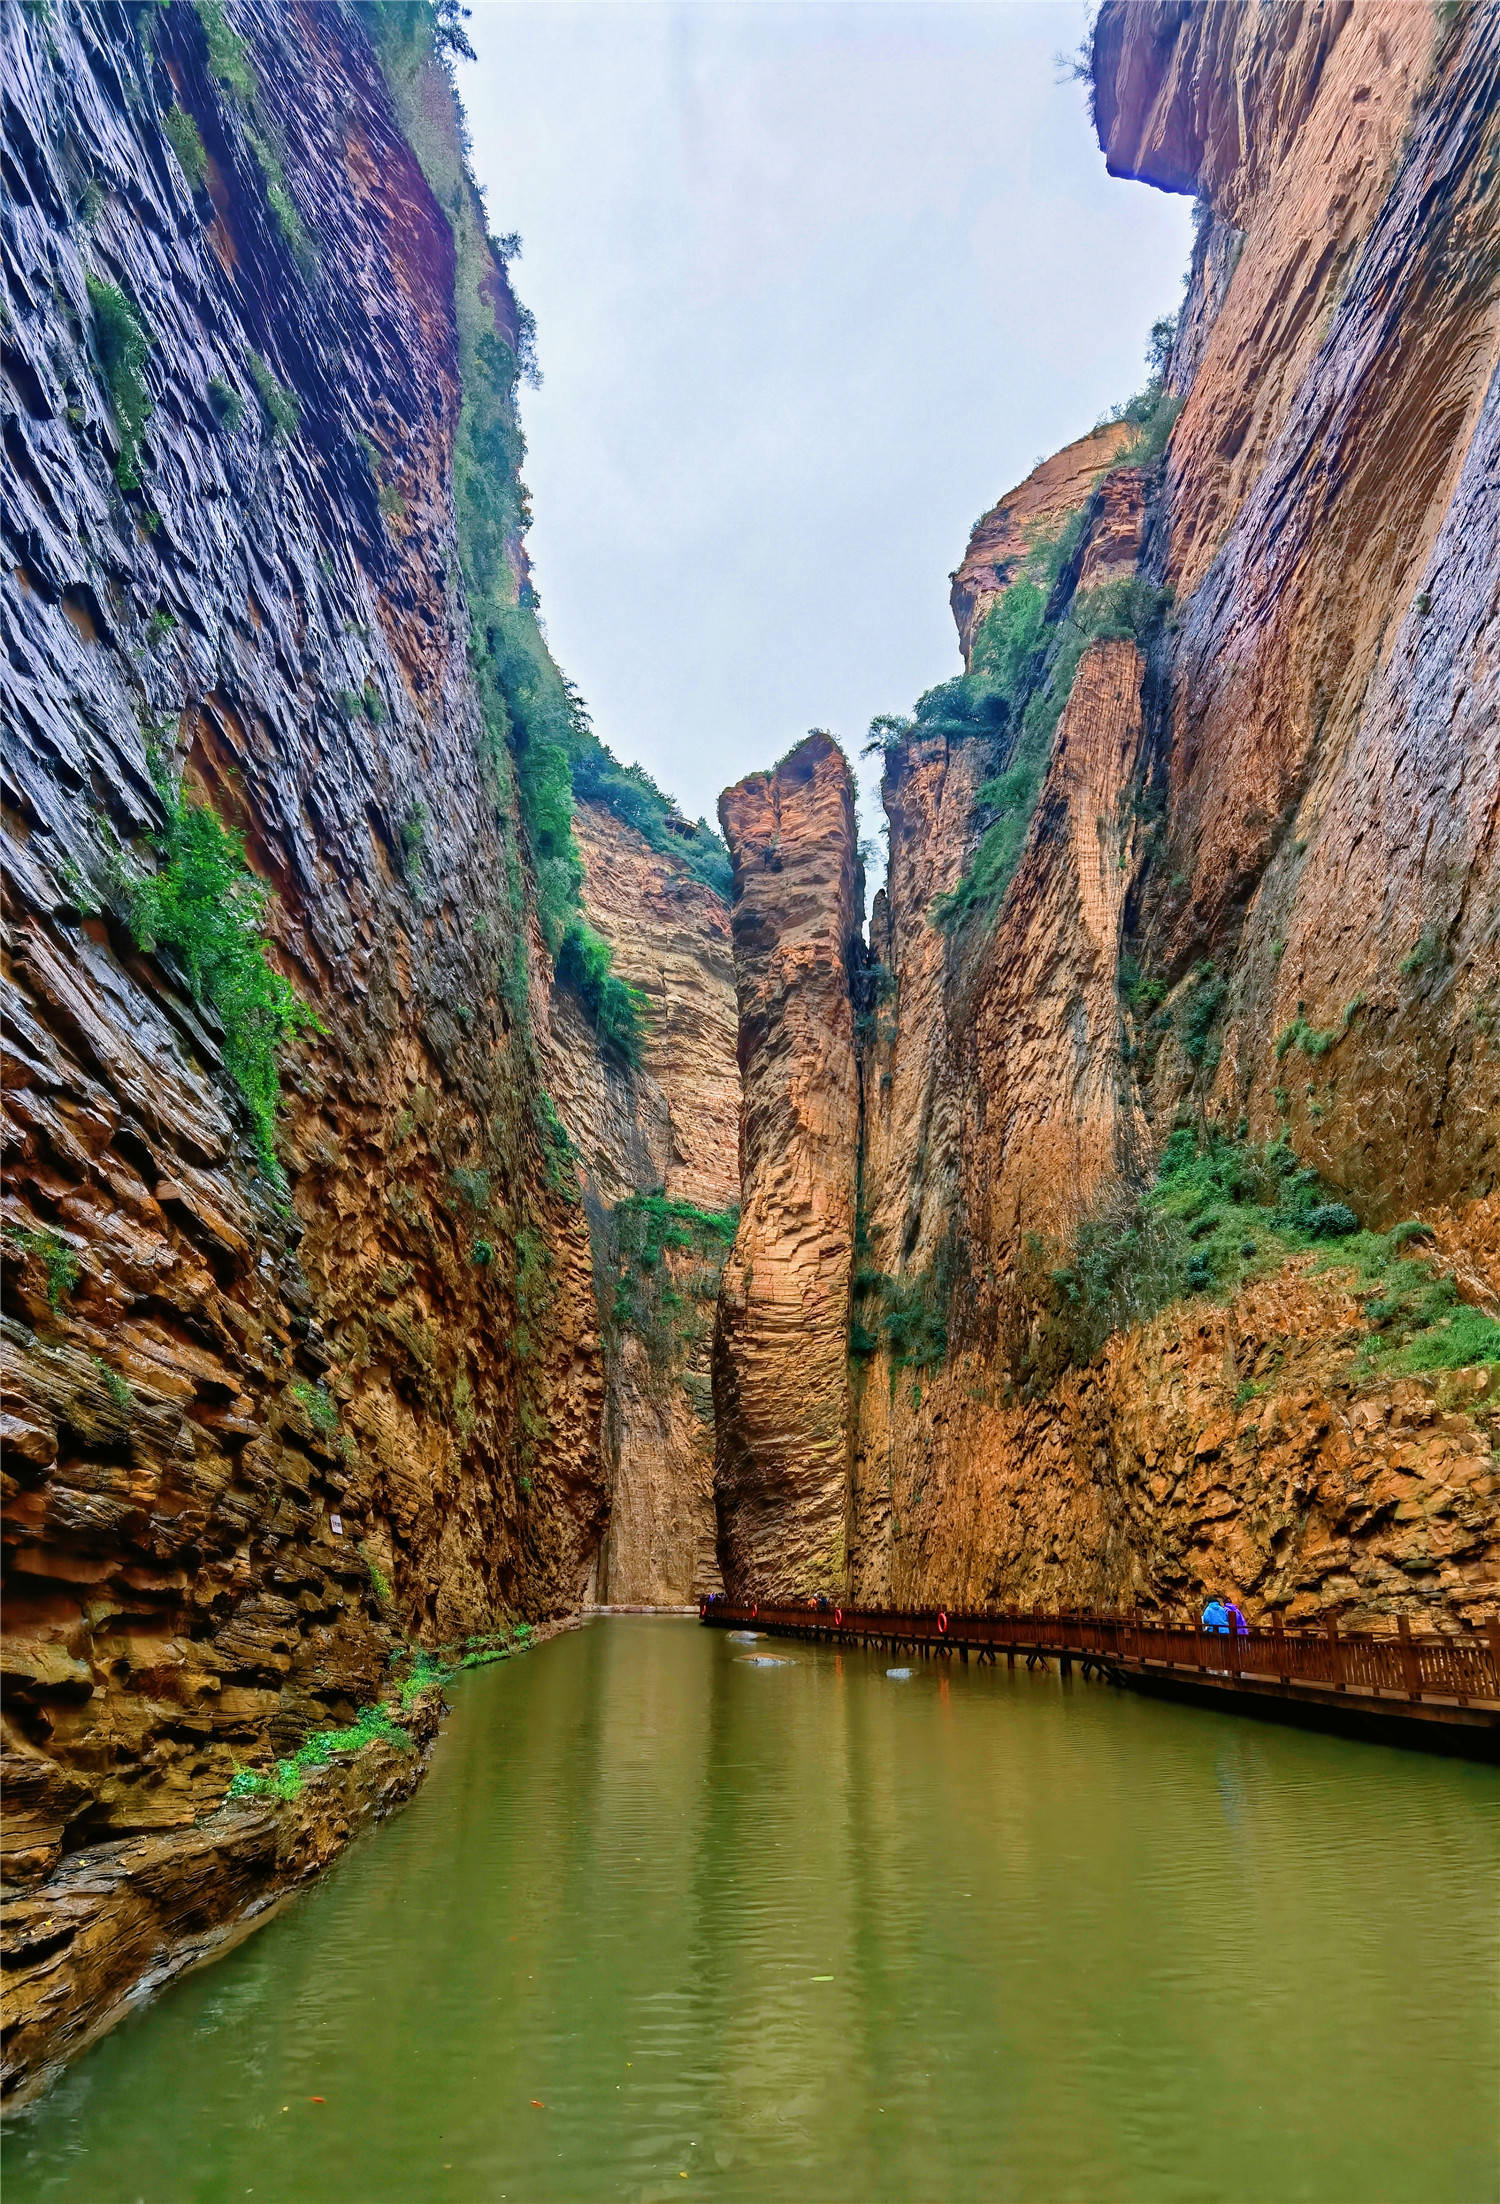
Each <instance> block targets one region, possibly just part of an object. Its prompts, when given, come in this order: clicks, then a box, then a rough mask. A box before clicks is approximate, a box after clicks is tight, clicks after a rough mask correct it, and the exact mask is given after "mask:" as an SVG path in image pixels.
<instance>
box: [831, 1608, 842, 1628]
mask: <svg viewBox="0 0 1500 2204" xmlns="http://www.w3.org/2000/svg"><path fill="white" fill-rule="evenodd" d="M833 1622H834V1628H835V1629H836V1630H842V1629H843V1627H844V1610H843V1608H842V1607H835V1609H834V1610H833Z"/></svg>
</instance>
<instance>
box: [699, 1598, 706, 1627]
mask: <svg viewBox="0 0 1500 2204" xmlns="http://www.w3.org/2000/svg"><path fill="white" fill-rule="evenodd" d="M707 1613H708V1601H707V1600H706V1599H700V1600H699V1602H698V1620H699V1621H700V1622H702V1620H703V1618H704V1616H705V1615H706V1614H707Z"/></svg>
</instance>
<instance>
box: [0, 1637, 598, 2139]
mask: <svg viewBox="0 0 1500 2204" xmlns="http://www.w3.org/2000/svg"><path fill="white" fill-rule="evenodd" d="M587 1620H588V1611H587V1610H584V1611H583V1612H581V1613H578V1614H572V1615H563V1616H559V1617H557V1618H556V1619H554V1620H553V1621H550V1622H544V1623H538V1624H537V1625H536V1626H535V1628H534V1630H533V1632H532V1634H531V1638H530V1649H534V1648H535V1647H537V1646H539V1645H542V1644H545V1643H546V1642H547V1641H548V1640H549V1639H551V1638H555V1637H558V1636H560V1635H561V1633H562V1632H564V1631H566V1630H574V1629H577V1628H578V1627H579V1625H580V1624H581V1623H583V1622H586V1621H587ZM453 1681H454V1678H452V1677H448V1678H447V1679H445V1680H444V1681H443V1682H441V1683H434V1684H433V1685H431V1686H430V1687H429V1688H428V1689H427V1690H426V1691H424V1692H423V1693H422V1694H421V1695H420V1696H419V1697H418V1698H416V1699H414V1700H413V1702H412V1704H411V1705H410V1706H408V1707H406V1708H405V1709H403V1710H402V1712H401V1725H402V1727H403V1728H404V1729H405V1730H406V1731H407V1733H408V1734H409V1736H410V1738H411V1744H410V1746H407V1747H404V1748H403V1747H401V1746H398V1745H396V1744H394V1743H391V1742H390V1741H388V1740H386V1739H384V1738H379V1739H377V1740H376V1741H375V1742H374V1743H372V1744H370V1745H367V1746H365V1747H364V1748H363V1749H362V1750H360V1751H358V1752H349V1753H342V1754H338V1755H336V1756H335V1757H334V1758H333V1759H331V1760H329V1761H328V1762H327V1763H325V1764H324V1765H323V1766H321V1767H316V1768H312V1769H309V1770H308V1771H307V1772H306V1774H305V1776H304V1780H303V1785H302V1789H301V1791H300V1793H299V1794H298V1796H297V1797H296V1798H293V1799H288V1800H276V1799H267V1798H248V1799H227V1800H226V1801H225V1802H224V1804H223V1805H221V1806H218V1807H216V1808H215V1809H214V1811H213V1812H212V1813H211V1814H206V1815H205V1816H204V1817H203V1819H202V1820H201V1821H198V1822H195V1823H193V1824H192V1826H191V1827H190V1828H186V1829H172V1830H162V1831H159V1832H156V1833H153V1834H148V1835H145V1836H138V1837H125V1838H121V1839H116V1840H114V1841H112V1842H110V1843H106V1844H96V1845H90V1846H88V1847H86V1848H85V1849H83V1850H81V1851H78V1852H75V1853H73V1854H72V1855H71V1856H70V1857H69V1858H67V1859H66V1860H64V1861H63V1862H62V1863H61V1864H60V1865H59V1867H58V1868H57V1869H56V1871H55V1872H54V1873H53V1874H52V1875H50V1876H49V1877H48V1878H47V1880H46V1882H44V1883H42V1884H39V1885H38V1886H36V1887H35V1888H32V1889H21V1888H17V1887H14V1886H13V1887H11V1888H9V1889H7V1890H5V1892H4V1895H3V1898H0V1962H3V1966H4V1970H5V1971H4V1987H3V1993H0V2006H3V2014H0V2027H3V2037H4V2057H3V2064H0V2092H3V2096H0V2111H3V2114H4V2116H5V2117H6V2118H7V2119H9V2118H11V2117H12V2116H14V2115H16V2114H18V2113H22V2112H24V2110H25V2108H26V2107H28V2106H30V2105H33V2104H35V2103H36V2102H37V2100H38V2099H39V2098H40V2097H42V2096H44V2095H45V2093H46V2092H47V2090H48V2089H49V2088H50V2087H51V2085H52V2084H53V2082H55V2081H56V2080H57V2078H58V2076H59V2075H60V2074H61V2073H62V2072H63V2070H64V2069H65V2068H66V2067H68V2066H70V2065H71V2064H72V2063H73V2061H74V2060H75V2059H77V2058H79V2057H81V2055H82V2054H83V2053H84V2052H85V2051H87V2050H88V2049H89V2048H90V2046H91V2045H93V2044H95V2043H97V2042H99V2041H100V2039H101V2038H102V2037H104V2036H106V2035H108V2034H109V2032H110V2030H111V2029H112V2028H114V2027H116V2026H117V2025H118V2023H119V2022H120V2021H122V2020H123V2019H124V2018H125V2017H126V2015H127V2014H129V2013H133V2012H136V2011H138V2010H139V2009H140V2008H141V2007H142V2006H143V2005H145V2004H148V2003H149V2002H150V2001H151V2000H152V1999H153V1998H155V1997H156V1996H158V1995H159V1994H160V1993H161V1991H163V1990H164V1989H166V1988H167V1987H168V1986H169V1985H170V1984H171V1983H173V1982H177V1981H180V1980H181V1978H182V1977H183V1976H184V1975H186V1974H191V1973H193V1972H195V1971H196V1970H197V1969H198V1968H200V1967H206V1966H211V1965H212V1964H213V1963H214V1962H215V1961H216V1960H219V1959H222V1958H224V1957H225V1956H226V1955H227V1954H228V1953H229V1952H231V1951H233V1950H234V1948H235V1947H236V1945H238V1944H242V1943H243V1942H244V1941H245V1939H246V1937H248V1936H251V1935H253V1934H254V1932H255V1931H256V1930H257V1929H259V1928H263V1927H264V1926H265V1925H266V1923H267V1922H268V1921H271V1920H273V1919H274V1918H275V1917H276V1915H277V1914H278V1913H280V1912H281V1910H282V1908H283V1907H284V1906H286V1905H287V1904H288V1903H290V1901H291V1900H292V1899H293V1898H295V1897H296V1896H298V1894H299V1893H300V1892H302V1891H304V1890H306V1889H307V1888H308V1887H309V1885H310V1884H312V1883H314V1882H316V1881H317V1880H318V1878H319V1877H320V1876H321V1875H323V1874H324V1873H325V1872H326V1870H327V1869H328V1868H330V1867H332V1866H333V1864H334V1863H335V1861H336V1860H338V1859H339V1858H340V1857H341V1855H342V1854H343V1852H344V1850H345V1848H346V1847H347V1846H348V1845H349V1844H350V1843H351V1842H352V1841H353V1839H354V1838H355V1837H357V1836H358V1835H360V1834H361V1832H362V1831H364V1830H365V1829H367V1828H372V1827H375V1826H376V1825H378V1824H379V1823H380V1822H383V1821H385V1820H387V1819H388V1818H389V1817H390V1815H392V1814H393V1813H395V1812H396V1811H397V1810H398V1809H399V1808H400V1807H402V1806H404V1805H405V1804H406V1803H407V1801H408V1800H409V1799H411V1798H412V1797H414V1796H415V1794H416V1792H417V1790H418V1788H419V1787H420V1785H421V1783H422V1779H423V1778H424V1776H425V1775H426V1773H427V1770H428V1768H429V1767H430V1765H431V1762H432V1752H433V1747H434V1746H435V1744H436V1743H437V1739H438V1734H439V1732H440V1730H441V1728H442V1724H443V1716H444V1714H445V1713H447V1712H448V1711H449V1709H448V1704H447V1700H446V1698H445V1696H444V1694H445V1692H446V1690H447V1688H448V1685H449V1684H450V1683H451V1682H453Z"/></svg>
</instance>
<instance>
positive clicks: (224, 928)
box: [130, 777, 323, 1184]
mask: <svg viewBox="0 0 1500 2204" xmlns="http://www.w3.org/2000/svg"><path fill="white" fill-rule="evenodd" d="M157 787H158V792H159V794H160V796H161V800H162V804H163V806H164V809H165V811H166V824H165V826H164V828H163V830H162V832H161V833H160V834H159V835H158V836H157V838H156V847H157V852H158V854H159V856H160V857H161V860H162V862H161V865H160V868H159V870H158V871H157V872H156V873H155V874H154V875H152V876H151V877H150V878H149V879H146V880H143V881H140V882H138V883H137V884H136V885H135V887H134V888H133V890H132V892H131V898H130V920H131V925H132V928H133V930H134V933H135V938H136V944H137V946H138V947H139V948H142V949H145V950H147V951H155V950H157V949H171V950H173V951H174V952H175V953H176V954H177V955H178V956H179V957H180V958H181V960H182V963H183V966H184V968H185V969H186V972H187V977H188V983H189V985H190V986H191V988H192V991H193V993H194V995H195V996H196V997H197V998H198V1000H199V1001H200V1002H210V1003H212V1004H213V1006H214V1008H215V1010H216V1011H217V1012H218V1014H219V1019H220V1023H221V1025H222V1027H223V1034H224V1066H225V1069H226V1070H227V1072H228V1073H229V1076H230V1078H231V1080H232V1081H233V1082H234V1085H235V1087H236V1088H237V1089H238V1091H239V1094H240V1097H241V1099H242V1100H243V1102H244V1104H245V1108H246V1111H247V1113H248V1115H249V1119H250V1126H251V1131H252V1134H253V1136H254V1140H255V1145H256V1148H257V1150H258V1152H259V1155H260V1159H261V1162H262V1164H263V1166H264V1168H265V1170H266V1172H267V1174H268V1175H269V1176H270V1177H271V1178H272V1179H274V1180H275V1181H276V1182H277V1183H278V1184H279V1183H280V1182H281V1176H282V1174H281V1166H280V1164H279V1163H278V1162H277V1160H276V1147H275V1140H276V1113H277V1110H278V1108H279V1106H280V1101H281V1080H280V1076H279V1073H278V1069H277V1062H278V1057H279V1054H280V1051H281V1049H282V1048H283V1047H284V1046H285V1044H286V1043H287V1042H288V1041H290V1040H292V1039H293V1038H294V1037H295V1036H296V1035H298V1034H301V1033H321V1032H322V1031H323V1027H322V1026H321V1025H320V1024H319V1022H318V1019H317V1017H316V1016H315V1015H314V1013H313V1012H312V1011H311V1010H310V1009H309V1008H308V1006H307V1004H306V1003H304V1002H303V1001H302V1000H301V998H300V997H299V996H298V994H297V993H296V991H295V989H294V988H293V987H292V984H291V982H290V981H289V980H287V979H284V978H283V977H282V975H281V974H280V973H279V972H277V971H276V970H275V969H274V968H273V967H272V965H271V963H270V961H269V959H268V958H267V955H266V942H267V939H268V935H269V924H268V913H269V908H270V903H271V889H270V887H269V886H268V885H267V883H266V882H265V881H263V880H260V879H258V878H257V877H256V875H255V874H254V873H253V872H252V871H251V869H250V866H249V864H248V862H247V860H246V857H245V842H244V837H243V835H241V834H238V833H236V832H235V831H234V830H233V829H231V828H229V827H226V826H225V825H224V824H223V822H222V821H221V820H220V818H219V817H218V815H217V813H216V812H214V811H212V810H211V809H210V808H209V806H208V805H207V804H201V803H197V802H194V801H193V800H192V799H191V798H190V797H185V796H184V795H183V794H182V791H181V789H180V788H178V787H176V786H174V785H173V784H172V783H171V782H170V781H169V780H167V779H166V778H165V777H163V778H162V779H161V780H159V781H158V783H157Z"/></svg>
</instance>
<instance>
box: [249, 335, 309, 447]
mask: <svg viewBox="0 0 1500 2204" xmlns="http://www.w3.org/2000/svg"><path fill="white" fill-rule="evenodd" d="M245 365H246V367H247V368H248V369H249V370H250V380H251V382H252V383H254V385H255V387H256V389H257V391H259V393H260V402H261V406H262V408H263V409H264V412H265V416H266V419H267V421H268V422H269V423H270V426H271V434H272V435H273V436H295V435H296V434H297V431H298V430H299V429H300V428H301V426H302V407H301V405H300V404H299V402H298V400H297V399H296V397H295V396H294V395H293V393H292V392H291V391H289V390H285V389H283V388H282V386H281V384H280V383H278V382H277V380H276V377H275V376H274V375H273V374H272V373H271V370H270V369H269V367H267V365H266V363H265V361H264V360H263V359H262V358H261V356H260V354H259V353H258V352H251V353H250V354H248V356H247V357H246V360H245Z"/></svg>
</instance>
